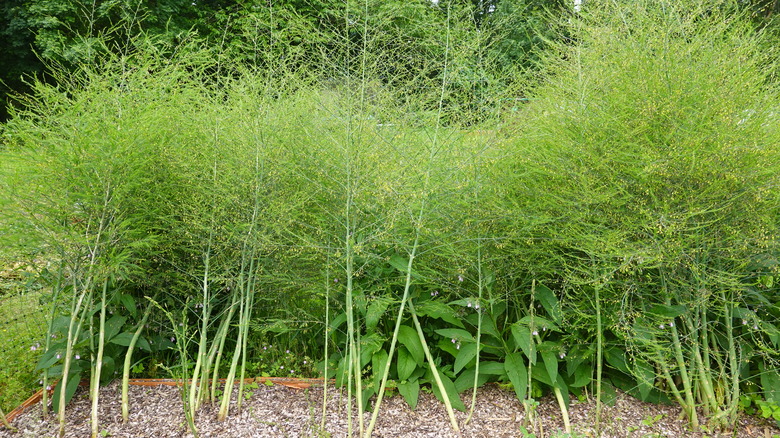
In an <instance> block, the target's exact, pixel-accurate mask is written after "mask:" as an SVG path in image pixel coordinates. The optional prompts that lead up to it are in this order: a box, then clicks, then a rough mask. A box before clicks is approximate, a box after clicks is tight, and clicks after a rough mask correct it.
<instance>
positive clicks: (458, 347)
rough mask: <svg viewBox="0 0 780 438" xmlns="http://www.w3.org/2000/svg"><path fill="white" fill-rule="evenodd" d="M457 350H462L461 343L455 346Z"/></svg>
mask: <svg viewBox="0 0 780 438" xmlns="http://www.w3.org/2000/svg"><path fill="white" fill-rule="evenodd" d="M455 349H456V350H460V342H458V345H456V346H455Z"/></svg>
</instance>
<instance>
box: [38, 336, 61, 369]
mask: <svg viewBox="0 0 780 438" xmlns="http://www.w3.org/2000/svg"><path fill="white" fill-rule="evenodd" d="M64 350H65V343H64V342H58V343H56V344H53V345H51V346H50V347H49V349H48V350H47V351H46V352H45V353H43V354H42V355H41V357H40V359H38V365H36V366H35V371H38V370H43V369H46V368H49V367H50V366H52V365H54V364H55V363H57V361H59V360H60V359H61V358H62V357H63V356H64V353H63V351H64ZM58 356H59V357H58Z"/></svg>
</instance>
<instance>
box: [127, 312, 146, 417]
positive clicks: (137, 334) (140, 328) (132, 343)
mask: <svg viewBox="0 0 780 438" xmlns="http://www.w3.org/2000/svg"><path fill="white" fill-rule="evenodd" d="M151 310H152V306H151V305H150V306H147V308H146V310H145V311H144V316H143V317H142V318H141V321H140V322H139V323H138V328H136V329H135V333H133V338H132V339H131V340H130V344H129V345H128V346H127V353H125V366H124V368H123V369H122V421H123V422H125V423H127V420H128V419H129V415H130V413H129V411H130V402H129V400H128V386H129V382H130V367H131V364H132V358H133V350H134V349H135V345H136V343H137V342H138V339H139V338H140V337H141V332H143V330H144V325H146V321H147V320H148V319H149V314H151Z"/></svg>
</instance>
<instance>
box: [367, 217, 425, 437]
mask: <svg viewBox="0 0 780 438" xmlns="http://www.w3.org/2000/svg"><path fill="white" fill-rule="evenodd" d="M420 217H422V209H421V210H420ZM419 239H420V230H419V229H418V230H417V234H416V236H415V238H414V244H413V245H412V251H411V253H410V254H409V262H408V263H407V265H406V282H405V283H404V294H403V296H402V297H401V305H400V308H399V309H398V314H397V315H396V318H395V328H394V329H393V337H392V339H391V340H390V349H389V351H388V352H387V362H385V369H384V371H383V372H382V383H381V384H380V385H379V389H378V392H377V394H376V402H374V411H373V412H372V413H371V421H370V422H369V423H368V428H366V435H365V436H366V437H369V436H371V432H372V431H373V430H374V426H375V425H376V420H377V418H379V408H380V407H381V406H382V399H383V398H384V395H385V388H386V387H387V379H388V377H389V376H390V366H391V364H392V362H393V355H394V354H395V346H396V344H397V343H398V331H399V330H400V328H401V322H402V321H403V316H404V315H403V314H404V309H405V307H406V303H407V302H408V300H409V290H410V289H411V286H412V263H414V256H415V254H416V252H417V246H418V244H419Z"/></svg>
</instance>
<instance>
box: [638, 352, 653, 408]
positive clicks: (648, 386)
mask: <svg viewBox="0 0 780 438" xmlns="http://www.w3.org/2000/svg"><path fill="white" fill-rule="evenodd" d="M633 374H634V376H635V377H636V380H637V383H638V384H639V399H640V400H642V401H647V400H648V396H649V395H650V392H651V391H652V390H653V383H654V382H655V370H654V369H653V367H652V366H651V365H650V364H649V363H648V362H647V361H645V360H642V359H637V360H636V361H635V363H634V373H633Z"/></svg>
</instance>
